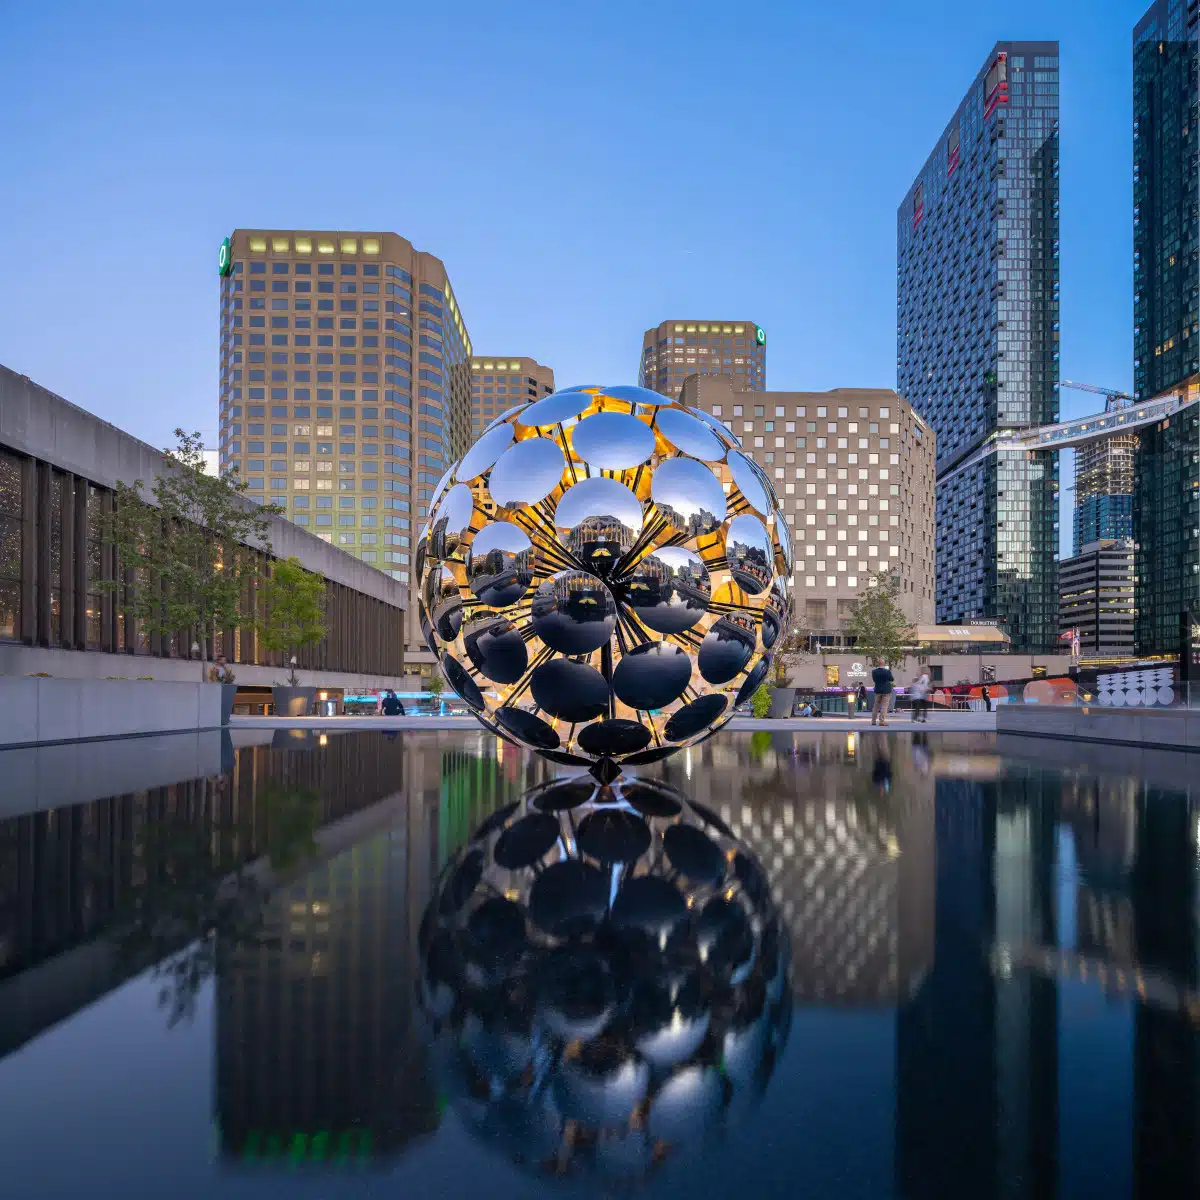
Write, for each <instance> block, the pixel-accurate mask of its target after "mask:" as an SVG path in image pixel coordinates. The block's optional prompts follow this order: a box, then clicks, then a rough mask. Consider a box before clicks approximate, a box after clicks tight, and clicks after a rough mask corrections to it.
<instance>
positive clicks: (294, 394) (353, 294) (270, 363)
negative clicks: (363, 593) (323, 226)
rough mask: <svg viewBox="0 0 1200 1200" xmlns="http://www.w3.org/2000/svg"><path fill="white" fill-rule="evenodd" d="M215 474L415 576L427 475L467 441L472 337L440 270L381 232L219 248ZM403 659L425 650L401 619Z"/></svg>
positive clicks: (420, 656)
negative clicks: (236, 479) (227, 475)
mask: <svg viewBox="0 0 1200 1200" xmlns="http://www.w3.org/2000/svg"><path fill="white" fill-rule="evenodd" d="M219 270H220V277H221V396H220V403H221V432H220V458H221V469H222V470H223V471H225V470H231V469H235V468H236V470H237V471H238V473H239V474H240V475H241V476H242V477H243V478H244V479H245V480H246V481H247V483H248V484H249V493H250V495H251V496H255V497H261V498H262V499H264V500H267V501H270V502H271V503H274V504H277V505H279V506H280V507H281V508H283V509H285V511H286V514H287V516H288V517H289V518H290V519H291V520H293V521H295V522H296V524H298V525H304V526H306V527H308V528H309V529H310V531H311V532H313V533H315V534H316V535H317V536H318V537H321V538H324V539H325V541H327V542H332V543H334V544H335V545H337V546H339V547H340V548H341V549H342V550H345V551H348V552H349V553H351V554H354V555H356V556H357V557H359V558H361V559H362V560H363V561H364V562H367V563H370V564H371V565H372V566H375V567H377V568H378V569H379V570H381V571H386V572H387V573H388V574H389V575H391V576H392V577H393V578H395V579H398V580H400V582H402V583H405V584H408V585H410V587H411V586H412V584H413V582H414V580H413V578H412V574H411V572H412V551H411V547H412V541H413V538H414V536H415V534H416V533H417V532H418V531H419V528H420V524H419V523H420V522H421V520H422V519H423V518H424V517H425V515H426V507H427V502H428V500H429V497H430V496H431V495H432V493H433V489H434V486H435V485H436V483H437V481H438V480H439V479H440V478H441V476H442V474H443V473H444V472H445V470H446V468H447V466H449V464H450V462H452V461H453V460H454V459H455V458H456V457H458V456H459V455H461V454H463V453H465V452H466V449H467V447H468V446H469V445H470V442H471V380H470V371H471V367H470V363H471V339H470V337H469V335H468V333H467V328H466V325H465V323H464V321H463V317H462V314H461V312H460V311H459V308H458V302H457V300H456V299H455V297H454V291H453V289H452V288H451V286H450V280H449V278H448V276H447V274H446V268H445V266H444V265H443V264H442V262H441V260H440V259H437V258H435V257H434V256H433V255H432V254H426V253H425V252H424V251H421V250H416V249H414V248H413V246H412V243H411V242H408V241H406V240H405V239H404V238H402V237H398V236H397V235H396V234H394V233H369V232H368V233H347V232H331V231H322V230H295V229H238V230H235V231H234V232H233V234H232V236H231V237H229V238H227V239H226V240H225V241H224V242H223V243H222V245H221V253H220V259H219ZM405 621H406V632H405V664H406V666H407V667H408V668H409V669H410V670H419V669H420V668H421V667H428V666H429V665H431V664H432V662H433V656H432V655H431V654H430V653H429V651H428V649H427V647H426V646H425V642H424V639H423V638H422V637H421V634H420V629H419V627H418V624H417V605H416V604H415V603H410V604H409V608H408V613H407V615H406V618H405Z"/></svg>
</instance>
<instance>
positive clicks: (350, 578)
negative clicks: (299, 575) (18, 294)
mask: <svg viewBox="0 0 1200 1200" xmlns="http://www.w3.org/2000/svg"><path fill="white" fill-rule="evenodd" d="M0 446H10V447H11V448H12V449H14V450H17V451H19V452H21V453H23V454H28V455H31V456H32V457H34V458H41V459H44V460H45V461H46V462H49V463H53V464H54V466H56V467H59V468H60V469H62V470H64V471H72V472H74V473H75V474H76V475H82V476H83V477H84V478H85V479H90V480H91V481H92V482H93V483H97V484H101V485H103V486H104V487H109V488H112V487H115V486H116V484H117V483H118V481H119V482H122V483H127V484H132V483H133V481H134V480H135V479H141V480H143V481H144V482H145V484H146V488H147V492H148V491H149V487H150V484H151V482H152V481H153V480H154V478H155V477H156V476H157V475H158V474H159V473H160V471H161V470H162V467H163V457H162V451H161V450H159V449H157V448H156V447H154V446H151V445H150V444H149V443H147V442H142V441H139V440H138V439H137V438H135V437H131V436H130V435H129V434H127V433H124V432H123V431H122V430H120V429H118V428H117V427H116V426H115V425H110V424H109V423H108V422H107V421H102V420H100V418H99V417H94V416H93V415H92V414H91V413H89V412H86V411H85V410H84V409H82V408H78V407H77V406H76V405H74V404H71V403H69V402H68V401H66V400H64V399H63V398H62V397H61V396H58V395H55V393H54V392H51V391H48V390H47V389H46V388H44V387H40V386H39V385H38V384H36V383H34V382H33V380H32V379H30V378H29V377H28V376H26V375H18V374H17V373H16V372H15V371H12V370H10V369H9V368H8V367H5V366H2V365H0ZM270 522H271V531H270V538H271V548H272V551H273V553H274V554H275V556H276V557H277V558H288V557H290V556H293V555H294V556H295V557H296V558H298V559H299V560H300V561H301V562H302V563H303V564H304V566H305V567H307V568H308V569H309V570H310V571H320V572H321V574H322V575H324V576H325V578H326V579H332V580H333V581H334V582H335V583H340V584H344V585H345V586H346V587H349V588H353V589H354V590H355V591H356V592H362V593H363V594H364V595H367V596H372V597H374V598H375V599H376V600H382V601H384V602H385V603H386V604H391V605H394V606H395V607H396V608H400V609H407V608H408V589H407V588H406V587H405V586H404V585H403V584H401V583H398V582H397V581H396V580H394V579H393V578H392V577H391V576H390V575H385V574H384V573H383V572H382V571H377V570H375V568H374V567H371V566H368V565H367V564H366V563H364V562H361V561H360V560H359V559H357V558H355V557H354V555H352V554H347V553H346V552H345V551H344V550H339V549H338V548H337V547H336V546H331V545H330V544H329V543H328V542H323V541H322V540H321V539H320V538H319V537H316V536H315V535H314V534H311V533H309V532H307V530H304V529H301V528H300V526H299V525H293V524H292V523H291V521H287V520H284V519H283V518H282V517H272V518H270Z"/></svg>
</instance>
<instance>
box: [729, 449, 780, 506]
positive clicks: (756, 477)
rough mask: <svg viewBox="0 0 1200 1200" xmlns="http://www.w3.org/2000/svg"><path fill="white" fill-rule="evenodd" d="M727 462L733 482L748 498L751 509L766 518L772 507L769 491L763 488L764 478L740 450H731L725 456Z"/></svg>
mask: <svg viewBox="0 0 1200 1200" xmlns="http://www.w3.org/2000/svg"><path fill="white" fill-rule="evenodd" d="M725 461H726V462H727V463H728V464H729V471H730V474H732V475H733V482H734V483H736V484H737V487H738V491H740V492H741V493H742V495H743V496H745V497H746V501H747V503H748V504H749V505H750V507H751V508H753V509H755V510H757V511H758V512H760V513H762V514H763V515H764V516H765V515H766V514H767V513H769V512H771V508H772V506H771V502H770V500H769V499H768V498H767V489H766V487H764V486H763V479H762V476H761V475H760V474H759V473H758V471H757V469H756V468H755V465H754V463H753V462H752V461H751V460H750V459H749V458H747V457H746V456H745V454H743V453H742V452H741V451H740V450H730V452H729V453H728V454H727V455H726V456H725Z"/></svg>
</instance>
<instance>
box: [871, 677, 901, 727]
mask: <svg viewBox="0 0 1200 1200" xmlns="http://www.w3.org/2000/svg"><path fill="white" fill-rule="evenodd" d="M871 682H872V683H873V684H874V685H875V706H874V707H873V708H872V709H871V724H872V725H875V724H879V725H886V724H887V711H888V705H889V704H891V702H892V688H893V686H894V685H895V682H896V677H895V676H894V675H893V674H892V673H891V671H889V670H888V668H887V667H886V666H884V665H883V664H880V665H879V666H878V667H876V668H875V670H873V671H872V672H871Z"/></svg>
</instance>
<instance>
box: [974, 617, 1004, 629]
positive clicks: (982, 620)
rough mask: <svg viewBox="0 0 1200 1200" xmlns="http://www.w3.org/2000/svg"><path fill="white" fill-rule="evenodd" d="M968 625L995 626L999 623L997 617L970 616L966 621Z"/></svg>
mask: <svg viewBox="0 0 1200 1200" xmlns="http://www.w3.org/2000/svg"><path fill="white" fill-rule="evenodd" d="M967 624H968V625H990V626H992V627H993V628H996V627H998V626H999V624H1000V618H999V617H971V618H969V619H968V621H967Z"/></svg>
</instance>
